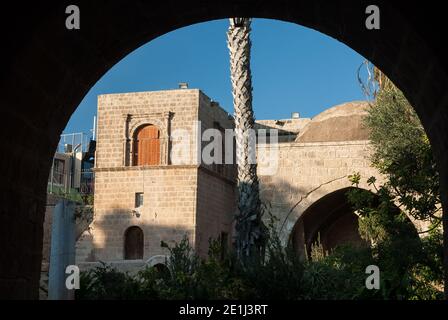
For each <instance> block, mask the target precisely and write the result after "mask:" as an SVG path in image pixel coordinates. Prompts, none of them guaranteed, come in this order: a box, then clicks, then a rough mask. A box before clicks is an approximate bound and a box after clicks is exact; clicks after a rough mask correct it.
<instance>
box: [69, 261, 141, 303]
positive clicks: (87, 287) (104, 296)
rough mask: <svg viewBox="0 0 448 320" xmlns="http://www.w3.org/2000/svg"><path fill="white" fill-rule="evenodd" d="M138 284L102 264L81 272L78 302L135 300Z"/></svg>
mask: <svg viewBox="0 0 448 320" xmlns="http://www.w3.org/2000/svg"><path fill="white" fill-rule="evenodd" d="M138 293H139V284H138V282H137V281H136V280H135V279H134V278H133V277H131V276H130V275H128V274H127V273H122V272H119V271H117V270H116V269H114V268H112V267H110V266H108V265H106V264H104V263H102V265H101V266H100V267H97V268H95V269H92V270H89V271H87V272H81V275H80V289H79V290H77V291H76V299H80V300H124V299H131V300H135V299H138V298H139V294H138Z"/></svg>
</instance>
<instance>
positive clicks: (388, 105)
mask: <svg viewBox="0 0 448 320" xmlns="http://www.w3.org/2000/svg"><path fill="white" fill-rule="evenodd" d="M375 75H376V77H375V79H376V80H377V81H378V84H379V90H378V92H376V94H375V99H374V101H373V103H372V105H371V108H369V111H368V115H367V117H366V118H365V125H366V126H367V128H368V129H369V132H370V141H371V146H372V155H371V162H372V165H373V166H374V167H376V168H377V169H378V171H379V172H380V173H381V174H383V175H384V177H385V183H384V184H383V185H381V186H378V187H377V186H376V179H375V177H370V178H369V179H368V183H369V184H370V185H371V186H373V187H374V188H375V189H376V195H373V194H372V193H370V192H368V191H365V190H359V189H354V190H352V191H350V192H349V198H350V201H351V202H352V204H353V205H354V208H355V209H356V210H357V213H358V214H359V215H360V223H359V228H360V234H361V236H362V237H363V238H364V239H366V240H368V241H370V242H371V243H372V247H373V250H374V255H376V256H378V257H380V258H381V259H379V260H380V262H381V261H383V262H387V263H388V264H389V266H385V267H386V269H387V270H396V271H397V272H396V273H395V274H390V277H389V279H388V281H389V282H388V286H387V288H388V290H392V291H393V290H395V291H396V290H401V289H402V288H406V290H407V291H408V292H406V293H405V292H393V293H390V294H388V295H389V296H400V295H403V296H407V297H409V296H413V297H417V298H418V297H422V296H424V297H428V296H437V297H439V293H440V290H439V289H440V287H441V284H442V283H443V272H441V269H442V268H441V267H442V263H441V262H442V252H443V251H442V237H441V231H442V230H441V221H442V218H441V217H442V212H441V210H442V206H441V200H440V193H439V175H438V171H437V169H436V164H435V160H434V157H433V154H432V150H431V146H430V143H429V140H428V138H427V136H426V134H425V131H424V128H423V126H422V124H421V123H420V121H419V119H418V116H417V114H416V113H415V111H414V109H413V108H412V106H411V105H410V103H409V102H408V101H407V100H406V98H405V97H404V95H403V93H402V92H401V91H400V90H399V89H398V88H396V87H395V86H394V85H393V83H392V82H391V81H390V80H389V79H387V77H385V75H384V74H382V73H381V72H380V71H379V70H378V69H376V70H375ZM351 179H352V183H353V184H354V185H357V184H358V183H359V181H360V179H361V177H360V176H359V175H356V174H355V175H353V176H352V177H351ZM404 212H406V213H407V214H408V215H409V216H411V217H412V218H414V219H416V220H420V221H426V222H429V224H430V228H429V229H428V230H424V231H421V233H424V234H425V235H424V236H426V237H424V238H423V239H422V240H421V241H420V239H419V238H418V237H417V235H416V234H415V230H413V228H412V225H411V224H410V221H409V219H408V218H407V216H406V215H405V214H404ZM428 235H429V236H428ZM403 281H404V282H408V283H407V284H406V285H403V284H402V283H401V284H400V282H403ZM417 284H418V285H417ZM422 285H425V288H429V289H428V290H427V291H426V292H422V289H421V288H422ZM438 288H439V289H438ZM431 290H432V291H431ZM411 291H412V292H413V293H412V294H411V293H410V292H411ZM423 291H424V290H423Z"/></svg>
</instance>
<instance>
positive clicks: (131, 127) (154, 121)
mask: <svg viewBox="0 0 448 320" xmlns="http://www.w3.org/2000/svg"><path fill="white" fill-rule="evenodd" d="M172 116H173V113H172V112H163V113H162V112H161V113H146V114H125V115H123V118H124V120H125V123H124V134H123V165H124V166H131V165H132V154H133V152H134V150H133V143H132V140H133V137H134V135H135V133H136V132H137V131H138V130H139V129H140V128H141V127H143V126H145V125H154V126H156V127H157V128H158V130H159V139H160V165H168V164H169V152H170V151H169V150H170V139H169V137H170V134H171V132H170V131H171V118H172Z"/></svg>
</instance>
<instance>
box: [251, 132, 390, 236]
mask: <svg viewBox="0 0 448 320" xmlns="http://www.w3.org/2000/svg"><path fill="white" fill-rule="evenodd" d="M260 148H262V146H259V147H258V149H259V150H260ZM369 152H370V151H369V142H368V141H366V140H364V141H345V142H315V143H298V142H292V143H280V144H279V148H278V153H279V162H278V169H277V172H276V174H275V175H261V174H260V176H259V178H260V187H261V197H262V201H264V202H266V203H269V204H270V205H271V206H272V214H274V215H275V216H276V217H277V218H278V219H279V224H278V228H279V231H280V235H281V238H282V240H283V241H285V242H286V241H287V240H288V239H289V237H290V235H291V231H292V229H293V228H294V226H295V224H296V222H297V220H298V219H299V218H300V216H301V215H302V213H303V212H304V211H305V210H306V209H307V208H308V207H309V206H310V205H311V204H312V203H314V202H315V201H317V200H318V199H320V198H321V197H323V196H325V195H327V194H329V193H331V192H333V191H336V190H339V189H343V188H346V187H349V186H351V183H350V181H349V179H348V176H349V175H351V174H353V173H354V172H359V173H360V174H361V176H362V183H361V184H360V187H361V188H365V189H370V187H369V186H368V185H367V183H366V179H367V178H369V177H370V176H376V177H378V178H381V177H380V175H379V173H378V172H377V171H376V170H375V169H373V168H371V167H370V165H369V160H368V155H369ZM261 170H262V166H259V172H260V171H261Z"/></svg>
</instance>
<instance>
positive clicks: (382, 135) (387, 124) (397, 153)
mask: <svg viewBox="0 0 448 320" xmlns="http://www.w3.org/2000/svg"><path fill="white" fill-rule="evenodd" d="M365 125H366V126H367V127H368V128H369V131H370V140H371V143H372V146H373V154H372V158H371V161H372V164H373V166H374V167H376V168H377V169H378V170H379V171H380V173H382V174H384V175H386V177H387V183H386V184H385V186H384V187H385V188H387V189H388V191H389V193H390V195H391V196H392V197H395V198H396V200H397V201H398V202H399V203H400V205H402V206H403V207H404V209H405V210H406V211H407V212H408V213H409V214H410V215H411V216H413V217H414V218H416V219H419V220H430V221H433V220H439V221H440V215H437V212H438V210H439V209H440V208H441V205H440V203H441V202H440V193H439V174H438V171H437V169H436V164H435V160H434V157H433V154H432V150H431V145H430V143H429V140H428V137H427V136H426V134H425V131H424V129H423V126H422V124H421V123H420V120H419V118H418V116H417V114H416V113H415V111H414V109H413V108H412V106H411V105H410V104H409V102H408V101H407V100H406V98H405V97H404V95H403V93H402V92H401V91H400V90H398V89H397V88H396V87H394V86H388V87H387V89H383V90H381V91H380V92H379V94H378V96H377V99H376V101H375V103H374V105H373V106H372V107H371V108H370V109H369V113H368V116H367V117H366V119H365Z"/></svg>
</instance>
